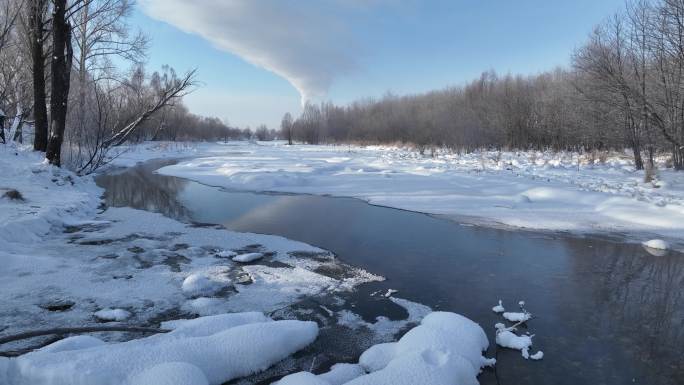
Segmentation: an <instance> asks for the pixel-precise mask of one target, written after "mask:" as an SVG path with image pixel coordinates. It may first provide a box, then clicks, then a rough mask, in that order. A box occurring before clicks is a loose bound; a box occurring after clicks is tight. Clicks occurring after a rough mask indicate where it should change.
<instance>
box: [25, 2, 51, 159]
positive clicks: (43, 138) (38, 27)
mask: <svg viewBox="0 0 684 385" xmlns="http://www.w3.org/2000/svg"><path fill="white" fill-rule="evenodd" d="M45 5H46V2H45V0H32V1H31V6H30V11H29V13H30V14H29V27H30V30H31V31H30V37H31V39H30V40H31V41H30V43H29V45H30V49H31V63H32V65H31V66H32V69H31V76H32V77H33V104H34V105H33V118H34V126H35V136H34V138H33V149H34V150H36V151H45V150H46V148H47V141H48V115H47V102H46V100H47V96H46V93H45V53H44V52H43V11H44V9H45Z"/></svg>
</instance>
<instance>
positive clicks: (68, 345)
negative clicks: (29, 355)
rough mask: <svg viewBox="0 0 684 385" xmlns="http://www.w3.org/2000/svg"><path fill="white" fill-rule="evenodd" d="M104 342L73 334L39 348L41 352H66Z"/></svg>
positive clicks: (99, 344)
mask: <svg viewBox="0 0 684 385" xmlns="http://www.w3.org/2000/svg"><path fill="white" fill-rule="evenodd" d="M104 344H105V342H104V341H102V340H101V339H99V338H95V337H91V336H73V337H67V338H65V339H63V340H59V341H57V342H54V343H52V344H50V345H48V346H45V347H43V348H41V349H40V351H41V352H43V353H57V352H68V351H70V350H80V349H88V348H92V347H95V346H101V345H104Z"/></svg>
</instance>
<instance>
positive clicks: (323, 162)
mask: <svg viewBox="0 0 684 385" xmlns="http://www.w3.org/2000/svg"><path fill="white" fill-rule="evenodd" d="M137 151H141V150H140V149H139V148H138V149H137ZM142 151H144V150H142ZM221 151H223V152H229V154H228V155H219V154H220V153H221ZM133 153H134V154H135V151H133ZM193 154H196V155H197V156H199V157H197V158H195V159H190V160H187V161H183V162H181V163H179V164H177V165H172V166H167V167H164V168H163V169H161V170H160V173H162V174H165V175H173V176H179V177H184V178H188V179H192V180H195V181H199V182H201V183H204V184H208V185H213V186H221V187H225V188H229V189H236V190H252V191H273V192H288V193H305V194H327V195H333V196H346V197H356V198H360V199H364V200H366V201H368V202H370V203H371V204H377V205H383V206H389V207H395V208H400V209H406V210H412V211H419V212H425V213H430V214H438V215H446V216H450V217H454V218H463V217H471V219H472V220H473V221H477V222H482V223H489V224H503V225H506V226H512V227H518V228H527V229H535V230H552V231H571V232H577V233H591V232H615V233H629V234H631V235H634V236H635V238H638V239H635V240H638V241H643V240H647V239H648V238H649V237H653V236H654V235H657V236H659V237H664V238H668V239H671V240H673V241H674V243H681V241H682V234H684V173H681V172H675V171H671V170H661V171H660V172H659V173H658V176H657V177H656V179H655V180H654V181H652V182H648V183H646V182H645V181H644V180H645V178H644V172H643V171H635V170H634V169H633V167H632V166H631V162H630V160H629V159H628V158H627V157H626V156H621V155H620V154H613V155H612V156H609V157H607V158H606V159H604V160H603V161H600V160H599V159H598V158H596V159H592V158H591V157H590V156H589V155H583V156H580V155H578V154H572V153H546V152H480V153H471V154H461V155H459V154H453V153H437V154H436V155H435V156H434V157H432V156H429V155H420V154H419V153H418V152H416V151H412V150H408V149H400V148H395V147H381V146H370V147H358V146H305V145H295V146H287V145H284V144H283V143H280V142H273V143H258V144H254V143H247V142H233V143H228V144H213V145H203V146H202V147H200V148H198V149H196V151H194V152H193Z"/></svg>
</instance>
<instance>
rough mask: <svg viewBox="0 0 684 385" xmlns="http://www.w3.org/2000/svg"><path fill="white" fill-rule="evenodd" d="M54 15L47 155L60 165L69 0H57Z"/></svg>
mask: <svg viewBox="0 0 684 385" xmlns="http://www.w3.org/2000/svg"><path fill="white" fill-rule="evenodd" d="M54 7H55V9H54V11H53V18H52V45H53V53H52V67H51V68H52V96H51V98H50V114H51V125H50V137H49V138H48V146H47V151H46V154H45V157H46V158H47V160H48V161H49V162H50V163H51V164H54V165H56V166H60V165H61V152H62V142H63V141H64V130H65V129H66V117H67V104H68V102H69V86H70V84H71V77H70V75H71V61H72V59H73V50H72V46H71V25H70V24H69V21H68V20H67V19H66V7H67V0H55V5H54Z"/></svg>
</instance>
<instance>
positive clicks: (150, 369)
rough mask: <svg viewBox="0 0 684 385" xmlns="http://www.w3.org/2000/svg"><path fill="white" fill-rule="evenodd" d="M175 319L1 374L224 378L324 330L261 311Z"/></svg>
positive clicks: (260, 366)
mask: <svg viewBox="0 0 684 385" xmlns="http://www.w3.org/2000/svg"><path fill="white" fill-rule="evenodd" d="M252 321H253V322H252ZM169 325H172V326H176V327H177V328H176V329H175V330H174V331H172V332H170V333H167V334H158V335H154V336H151V337H147V338H141V339H138V340H132V341H128V342H122V343H115V344H106V345H100V346H93V347H89V348H85V349H75V350H67V351H56V352H50V351H49V349H46V350H39V351H36V352H33V353H29V354H26V355H23V356H20V357H17V358H12V359H9V360H2V361H0V378H3V377H4V378H6V379H8V380H9V381H8V382H7V383H11V384H14V385H24V384H31V385H40V384H50V385H62V384H64V385H86V384H103V385H104V384H143V383H144V384H150V382H147V381H151V380H154V379H155V378H157V379H158V380H159V381H158V382H152V383H153V384H156V383H159V384H162V383H163V384H165V385H167V384H168V382H163V381H162V376H167V375H168V376H169V377H168V378H169V379H171V381H175V380H173V378H174V376H178V377H181V378H185V379H187V380H188V381H190V382H189V383H190V384H192V385H199V384H205V383H210V384H221V383H223V382H227V381H230V380H232V379H235V378H239V377H244V376H247V375H250V374H252V373H255V372H258V371H261V370H264V369H266V368H268V367H269V366H271V365H273V364H274V363H276V362H278V361H280V360H282V359H284V358H286V357H287V356H289V355H291V354H293V353H295V352H296V351H298V350H300V349H302V348H304V347H305V346H307V345H308V344H310V343H311V342H313V341H314V340H315V339H316V336H317V335H318V326H317V325H316V323H315V322H304V321H292V320H286V321H271V320H269V319H263V318H262V317H260V316H257V315H256V314H254V313H247V314H236V315H225V316H223V317H221V316H218V317H211V318H207V319H203V318H199V319H195V320H188V321H182V322H181V321H177V322H175V323H167V326H169ZM195 368H196V369H197V370H195ZM165 373H166V374H165ZM200 374H202V376H204V377H202V376H201V375H200ZM163 378H166V377H163ZM204 380H206V381H204ZM171 383H172V384H176V383H183V384H185V382H171Z"/></svg>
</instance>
